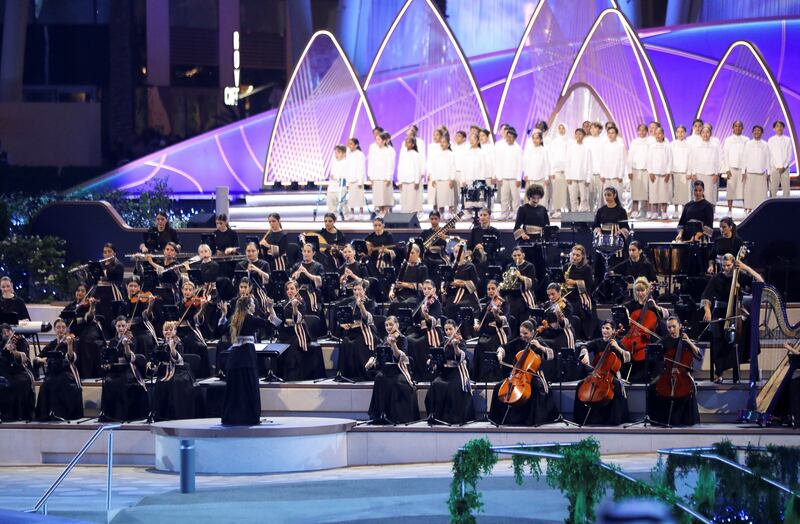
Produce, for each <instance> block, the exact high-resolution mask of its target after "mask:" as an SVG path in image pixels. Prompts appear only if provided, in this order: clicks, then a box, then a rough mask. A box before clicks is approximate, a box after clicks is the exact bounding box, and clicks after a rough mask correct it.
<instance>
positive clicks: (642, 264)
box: [617, 240, 658, 282]
mask: <svg viewBox="0 0 800 524" xmlns="http://www.w3.org/2000/svg"><path fill="white" fill-rule="evenodd" d="M617 273H619V274H620V275H624V276H626V277H629V278H630V279H631V281H636V279H638V278H639V277H644V278H646V279H647V281H648V282H657V281H658V276H657V275H656V268H655V267H653V264H652V263H651V262H650V260H648V259H647V257H646V256H645V255H644V248H643V246H642V243H641V242H639V241H638V240H631V243H630V244H629V245H628V258H627V260H625V261H624V262H622V264H620V265H619V266H617Z"/></svg>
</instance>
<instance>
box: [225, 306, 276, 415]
mask: <svg viewBox="0 0 800 524" xmlns="http://www.w3.org/2000/svg"><path fill="white" fill-rule="evenodd" d="M267 324H268V322H267V320H265V319H263V318H259V317H254V316H253V315H251V314H249V313H248V314H247V315H246V316H245V318H244V321H243V322H242V327H241V328H240V329H239V334H238V337H239V338H238V339H237V340H235V341H234V343H233V345H232V346H231V349H230V351H231V353H230V356H229V357H228V360H227V365H226V369H225V400H224V403H223V407H222V423H223V424H230V425H237V426H254V425H256V424H258V423H259V422H260V421H261V396H260V392H259V388H258V366H257V362H256V347H255V345H254V340H255V334H256V332H257V331H258V330H259V329H265V328H266V327H267Z"/></svg>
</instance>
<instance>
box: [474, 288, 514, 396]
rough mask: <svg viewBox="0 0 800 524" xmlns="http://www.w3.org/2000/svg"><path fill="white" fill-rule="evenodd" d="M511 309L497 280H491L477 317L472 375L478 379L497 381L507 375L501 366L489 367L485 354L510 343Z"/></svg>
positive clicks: (480, 380) (481, 380)
mask: <svg viewBox="0 0 800 524" xmlns="http://www.w3.org/2000/svg"><path fill="white" fill-rule="evenodd" d="M509 311H510V308H509V306H508V302H507V301H505V300H503V297H501V296H500V290H499V289H498V284H497V282H496V281H494V280H490V281H489V283H488V284H486V304H485V305H484V306H483V308H482V309H481V313H480V316H479V317H476V318H475V327H474V331H475V332H476V333H477V334H478V344H477V345H476V346H475V353H474V356H473V358H472V377H473V378H474V379H475V380H476V381H479V382H495V381H497V380H500V379H501V378H502V377H503V376H504V375H505V370H503V369H500V367H499V366H497V367H495V368H487V366H486V357H485V355H486V354H494V353H495V351H496V349H497V347H498V346H502V345H504V344H506V343H508V341H509V339H510V335H511V331H510V329H509V326H508V316H509V314H510V313H509ZM478 319H480V321H479V320H478Z"/></svg>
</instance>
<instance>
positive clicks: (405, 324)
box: [394, 306, 412, 333]
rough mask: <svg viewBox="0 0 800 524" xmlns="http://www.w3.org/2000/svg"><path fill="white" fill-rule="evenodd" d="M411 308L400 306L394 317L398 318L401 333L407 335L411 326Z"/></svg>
mask: <svg viewBox="0 0 800 524" xmlns="http://www.w3.org/2000/svg"><path fill="white" fill-rule="evenodd" d="M411 314H412V311H411V308H410V307H408V306H400V307H398V308H397V309H396V310H395V313H394V316H396V317H397V323H398V325H399V326H400V331H401V332H403V333H405V332H406V331H408V328H409V327H410V326H411Z"/></svg>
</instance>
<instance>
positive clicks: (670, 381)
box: [656, 334, 694, 399]
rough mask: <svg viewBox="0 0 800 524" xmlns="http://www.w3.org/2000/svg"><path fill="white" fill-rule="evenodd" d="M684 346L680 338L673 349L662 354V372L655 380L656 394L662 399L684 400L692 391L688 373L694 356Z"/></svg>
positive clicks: (690, 377)
mask: <svg viewBox="0 0 800 524" xmlns="http://www.w3.org/2000/svg"><path fill="white" fill-rule="evenodd" d="M681 335H682V336H683V334H681ZM684 345H685V344H684V340H683V338H681V339H680V340H679V341H678V344H677V345H676V346H675V347H672V348H669V349H667V350H666V351H665V352H664V371H662V372H661V375H660V376H659V377H658V379H656V393H657V394H658V396H660V397H662V398H668V399H681V398H686V397H688V396H689V395H691V394H692V392H693V391H694V380H692V375H691V373H690V371H691V370H692V361H693V360H694V354H693V353H692V351H691V350H690V349H689V350H687V349H686V348H685V347H684Z"/></svg>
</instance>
